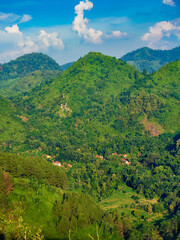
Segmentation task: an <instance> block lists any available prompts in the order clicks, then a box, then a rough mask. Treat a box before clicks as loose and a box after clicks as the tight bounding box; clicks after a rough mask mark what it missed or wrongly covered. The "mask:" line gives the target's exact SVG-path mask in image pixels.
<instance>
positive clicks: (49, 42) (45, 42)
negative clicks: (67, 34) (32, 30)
mask: <svg viewBox="0 0 180 240" xmlns="http://www.w3.org/2000/svg"><path fill="white" fill-rule="evenodd" d="M38 40H39V45H40V47H41V48H42V49H43V50H47V49H48V48H49V47H54V48H58V49H61V50H63V49H64V44H63V41H62V40H61V39H60V38H59V37H58V33H57V32H53V33H46V32H45V31H44V30H40V35H39V36H38Z"/></svg>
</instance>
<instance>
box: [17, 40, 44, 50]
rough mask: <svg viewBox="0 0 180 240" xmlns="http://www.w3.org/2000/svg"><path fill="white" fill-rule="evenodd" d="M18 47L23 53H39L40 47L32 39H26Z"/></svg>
mask: <svg viewBox="0 0 180 240" xmlns="http://www.w3.org/2000/svg"><path fill="white" fill-rule="evenodd" d="M18 47H19V48H20V50H21V52H23V53H31V52H38V51H39V49H40V48H39V46H38V44H36V43H35V42H34V41H33V40H32V39H31V38H30V37H25V38H24V39H22V40H21V41H20V42H19V43H18Z"/></svg>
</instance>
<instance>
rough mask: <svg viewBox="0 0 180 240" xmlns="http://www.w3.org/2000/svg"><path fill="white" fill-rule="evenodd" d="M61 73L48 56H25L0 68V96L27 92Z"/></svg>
mask: <svg viewBox="0 0 180 240" xmlns="http://www.w3.org/2000/svg"><path fill="white" fill-rule="evenodd" d="M61 72H62V68H61V67H60V66H59V65H58V64H57V63H56V62H55V61H54V60H53V59H52V58H50V57H49V56H47V55H45V54H42V53H31V54H25V55H24V56H22V57H19V58H17V59H16V60H13V61H10V62H9V63H5V64H2V65H1V66H0V94H1V95H3V96H5V97H9V96H13V95H17V94H19V93H23V92H27V91H29V90H30V89H32V88H33V87H35V86H37V85H40V83H41V82H43V81H49V80H51V79H52V78H54V77H57V76H58V75H60V73H61Z"/></svg>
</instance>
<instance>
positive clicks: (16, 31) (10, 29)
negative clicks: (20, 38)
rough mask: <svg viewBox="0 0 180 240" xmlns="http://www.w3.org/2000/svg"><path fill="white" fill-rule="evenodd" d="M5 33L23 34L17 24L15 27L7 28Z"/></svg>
mask: <svg viewBox="0 0 180 240" xmlns="http://www.w3.org/2000/svg"><path fill="white" fill-rule="evenodd" d="M5 31H6V32H7V33H10V34H20V35H21V34H22V32H20V31H19V27H18V25H17V24H15V25H13V26H12V27H6V28H5Z"/></svg>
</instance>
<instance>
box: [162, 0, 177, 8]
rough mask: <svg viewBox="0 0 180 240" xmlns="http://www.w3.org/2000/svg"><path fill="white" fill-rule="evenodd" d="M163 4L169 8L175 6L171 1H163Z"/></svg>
mask: <svg viewBox="0 0 180 240" xmlns="http://www.w3.org/2000/svg"><path fill="white" fill-rule="evenodd" d="M163 3H164V4H166V5H169V6H171V7H175V6H176V4H175V2H173V0H163Z"/></svg>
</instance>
